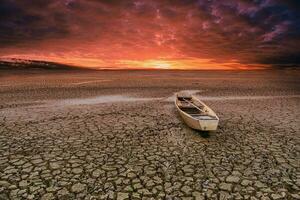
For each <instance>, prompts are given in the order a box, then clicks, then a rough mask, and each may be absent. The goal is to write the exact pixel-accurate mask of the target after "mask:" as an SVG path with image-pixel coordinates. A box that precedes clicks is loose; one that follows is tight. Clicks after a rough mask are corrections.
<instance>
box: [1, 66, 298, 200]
mask: <svg viewBox="0 0 300 200" xmlns="http://www.w3.org/2000/svg"><path fill="white" fill-rule="evenodd" d="M107 73H112V72H107ZM115 73H116V74H114V76H115V77H117V78H118V77H121V79H122V77H124V75H122V74H121V75H118V74H117V72H115ZM137 73H138V72H137ZM151 73H155V72H151ZM138 75H140V74H138ZM163 75H164V78H165V76H167V75H166V74H163ZM99 76H105V75H102V74H101V75H99ZM157 76H159V74H158V75H157ZM199 76H201V75H199ZM202 76H203V75H202ZM220 76H221V75H220ZM227 76H228V75H224V77H225V78H226V77H227ZM231 76H232V75H231ZM244 76H245V77H244V78H241V79H242V80H240V79H238V81H237V80H236V79H234V80H233V81H232V83H227V84H228V85H226V87H225V86H224V87H221V85H222V84H223V82H222V81H223V80H224V79H223V78H224V77H223V75H222V76H221V78H218V80H217V82H213V81H212V80H208V81H211V85H210V83H209V82H208V83H207V82H205V83H203V85H204V86H203V87H204V91H203V87H200V86H199V85H198V84H202V82H203V79H201V78H200V79H199V80H198V79H197V80H194V79H193V82H192V83H190V82H189V83H188V82H185V83H183V85H182V86H177V84H178V83H175V82H174V80H171V77H173V74H172V76H167V78H165V79H164V80H163V81H162V82H158V83H156V84H157V85H155V84H154V83H153V82H154V80H153V79H152V78H148V79H146V80H141V79H139V78H136V79H138V80H134V79H133V78H132V79H129V80H125V79H126V77H125V78H124V80H119V82H120V85H119V86H118V87H116V86H111V85H110V84H111V83H109V82H105V83H102V82H100V83H99V82H95V81H92V82H88V81H87V80H81V79H83V78H82V77H84V75H77V76H76V77H75V78H68V80H66V79H63V80H62V81H61V82H63V83H64V84H65V83H66V84H67V85H62V83H61V82H59V83H56V82H55V83H52V82H51V81H52V79H51V77H50V76H49V77H50V78H48V81H49V82H48V83H47V84H45V85H43V86H40V85H38V84H37V85H35V84H34V83H32V82H31V81H32V80H35V81H37V80H39V78H40V77H39V76H38V75H34V76H33V75H32V76H30V77H29V78H28V77H27V78H24V77H23V76H18V77H16V76H7V77H1V78H0V80H1V82H2V83H3V85H7V84H10V86H9V87H7V86H3V87H0V92H1V93H0V94H1V96H2V97H1V98H0V100H1V101H0V199H43V200H46V199H119V200H121V199H186V200H188V199H195V200H201V199H224V200H225V199H249V200H255V199H264V200H268V199H300V169H299V168H300V162H299V159H300V156H299V152H300V146H299V138H300V135H299V134H300V125H299V124H300V109H299V106H300V98H299V94H300V90H299V85H300V84H299V81H297V79H294V76H293V75H290V76H288V75H286V76H287V78H286V79H284V80H282V79H281V78H278V77H277V76H274V77H273V76H272V77H269V76H268V78H269V79H270V80H269V81H268V82H263V83H261V82H260V83H259V84H257V85H256V84H254V83H253V85H247V87H254V89H253V90H251V89H249V88H248V89H245V87H244V86H241V85H243V84H241V83H243V81H244V82H245V84H248V81H249V79H248V78H247V76H248V75H247V74H246V75H244ZM257 76H258V75H256V76H255V77H257ZM78 77H80V78H81V79H80V81H79V80H78V79H79V78H78ZM186 77H196V76H195V75H194V74H186ZM222 77H223V78H222ZM44 78H45V77H44ZM56 78H57V77H56ZM168 78H169V79H168ZM54 79H55V78H53V80H54ZM179 79H180V78H179ZM231 79H232V77H231ZM257 79H259V80H261V77H260V76H258V78H257ZM277 79H280V81H282V82H280V83H278V81H277ZM29 80H30V81H29ZM166 80H167V81H166ZM213 80H214V81H215V80H216V79H213ZM76 81H77V82H78V84H74V82H75V83H76ZM147 81H149V82H147ZM20 82H24V83H26V84H27V85H26V87H25V86H20V84H19V83H20ZM33 82H34V81H33ZM81 82H83V83H84V84H87V85H84V86H83V85H82V84H80V83H81ZM85 82H87V83H85ZM68 83H70V84H69V85H68ZM195 83H198V84H195ZM90 84H91V85H90ZM151 84H152V85H151ZM163 84H165V85H163ZM234 84H236V85H234ZM28 85H29V86H28ZM70 85H71V86H70ZM133 85H139V87H140V88H133ZM238 86H240V87H241V89H238ZM59 87H61V88H62V90H63V91H65V93H63V92H61V91H59V90H57V88H59ZM108 87H111V88H113V87H116V89H110V90H111V91H113V92H112V93H113V94H119V95H120V94H121V95H122V94H125V92H126V95H128V96H139V99H138V100H137V101H134V100H132V101H124V99H122V98H121V99H119V100H118V101H114V102H112V103H110V102H107V101H99V102H98V103H97V100H95V98H93V99H94V100H93V101H92V103H85V102H91V101H88V100H89V99H88V96H90V97H93V96H98V100H99V98H101V95H102V96H105V95H107V93H108V92H107V88H108ZM191 87H192V88H193V89H195V90H197V89H198V90H199V91H203V92H201V93H200V94H199V95H201V96H206V97H207V96H211V97H218V96H222V97H223V96H233V95H235V96H243V97H244V98H231V99H230V98H229V99H226V98H224V99H223V98H211V99H209V98H208V99H207V100H206V101H205V103H207V104H208V105H209V106H210V107H211V108H212V109H213V110H215V111H216V113H217V114H218V116H219V117H220V119H221V121H220V125H219V129H218V130H217V131H216V132H212V133H201V132H197V131H194V130H191V129H190V128H188V127H187V126H186V125H185V124H184V123H183V122H182V120H181V119H180V117H179V115H178V113H177V112H176V109H175V107H174V104H173V102H171V101H168V100H166V99H168V98H169V97H170V96H171V95H172V94H173V93H174V92H176V91H179V90H182V89H185V88H191ZM166 88H170V89H166ZM230 88H231V89H230ZM213 89H215V90H216V91H213ZM75 90H79V91H82V92H78V93H80V94H81V95H82V94H86V95H84V96H85V97H82V96H76V94H74V91H75ZM91 91H92V92H91ZM21 94H23V95H24V96H23V98H21ZM51 95H52V96H51ZM74 95H75V96H76V98H79V97H80V98H81V101H79V103H74V100H73V101H72V103H69V104H68V103H66V102H68V101H69V100H68V99H69V97H71V98H70V99H73V98H75V96H74ZM261 95H267V96H268V98H253V96H261ZM272 95H273V96H274V98H272ZM49 96H50V97H49ZM247 96H249V97H252V98H249V99H247V98H245V97H247ZM143 97H147V98H145V99H142V98H143ZM151 97H153V98H151ZM45 99H50V100H49V101H48V100H46V101H45ZM96 99H97V98H96ZM133 99H134V98H133ZM70 101H71V100H70ZM53 102H57V103H53ZM62 102H63V103H62Z"/></svg>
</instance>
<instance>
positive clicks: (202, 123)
mask: <svg viewBox="0 0 300 200" xmlns="http://www.w3.org/2000/svg"><path fill="white" fill-rule="evenodd" d="M193 98H195V97H193ZM194 100H195V99H194ZM196 101H199V102H200V103H201V104H202V105H203V106H205V108H206V109H207V110H209V112H210V114H213V115H214V117H215V119H209V120H205V119H197V118H194V117H192V116H191V115H189V114H188V113H186V112H184V111H182V110H181V109H180V108H179V106H178V103H177V99H176V101H175V105H176V108H177V110H178V112H179V114H180V116H181V118H182V119H183V121H184V122H185V123H186V124H187V125H188V126H189V127H191V128H192V129H195V130H199V131H215V130H217V128H218V124H219V118H218V117H217V115H216V114H215V113H214V112H213V111H212V110H211V109H210V108H209V107H208V106H206V105H205V104H204V103H203V102H201V101H200V100H196Z"/></svg>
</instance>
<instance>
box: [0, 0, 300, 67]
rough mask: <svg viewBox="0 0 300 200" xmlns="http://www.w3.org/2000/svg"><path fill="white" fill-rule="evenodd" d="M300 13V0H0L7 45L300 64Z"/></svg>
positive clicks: (1, 42) (0, 38) (2, 39)
mask: <svg viewBox="0 0 300 200" xmlns="http://www.w3.org/2000/svg"><path fill="white" fill-rule="evenodd" d="M299 13H300V2H299V1H296V0H222V1H219V0H89V1H86V0H43V1H40V0H23V1H17V0H0V48H1V49H2V50H3V49H5V48H10V49H12V48H15V49H17V48H20V47H21V48H22V49H23V50H24V51H30V50H33V49H34V50H38V49H35V46H39V44H40V43H43V44H45V43H47V41H49V40H51V41H53V40H55V39H58V40H59V41H60V45H63V43H64V42H65V45H64V50H65V51H69V50H71V49H76V50H77V51H78V52H87V51H91V52H94V54H97V55H102V57H115V58H119V59H120V58H122V56H127V57H130V58H132V57H134V56H140V57H143V58H145V59H146V58H147V59H150V56H155V55H156V54H155V53H153V52H154V51H155V50H157V51H161V52H159V53H157V54H162V55H163V56H169V57H172V56H173V57H174V58H175V57H180V58H185V57H193V58H204V59H213V60H216V61H218V62H229V61H232V60H235V61H237V62H239V63H243V64H270V65H276V66H277V65H283V66H284V65H300V63H299V57H300V55H299V51H298V47H299V45H300V40H299V35H300V14H299ZM70 44H72V45H70ZM44 46H46V47H49V49H51V48H52V49H51V50H53V48H55V44H53V42H49V44H48V45H44ZM53 51H54V50H53ZM1 52H4V51H1ZM167 53H169V54H170V55H167ZM1 54H3V53H1ZM138 54H139V55H138ZM171 55H172V56H171ZM147 56H149V58H148V57H147ZM102 57H101V58H102ZM124 59H126V58H124Z"/></svg>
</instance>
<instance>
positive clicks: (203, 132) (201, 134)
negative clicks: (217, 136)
mask: <svg viewBox="0 0 300 200" xmlns="http://www.w3.org/2000/svg"><path fill="white" fill-rule="evenodd" d="M193 131H194V132H195V133H196V134H197V135H200V136H201V137H203V138H210V137H211V135H210V132H209V131H199V130H193Z"/></svg>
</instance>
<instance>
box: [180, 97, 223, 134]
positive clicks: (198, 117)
mask: <svg viewBox="0 0 300 200" xmlns="http://www.w3.org/2000/svg"><path fill="white" fill-rule="evenodd" d="M175 105H176V108H177V109H178V111H179V113H180V116H181V117H182V119H183V121H184V122H185V123H186V124H187V125H188V126H189V127H191V128H193V129H196V130H200V131H215V130H217V127H218V124H219V118H218V116H217V115H216V113H215V112H214V111H213V110H212V109H210V108H209V107H208V106H207V105H205V104H204V103H203V102H202V101H200V100H199V99H198V98H196V97H195V96H193V95H186V94H185V95H182V94H177V95H176V100H175Z"/></svg>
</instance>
